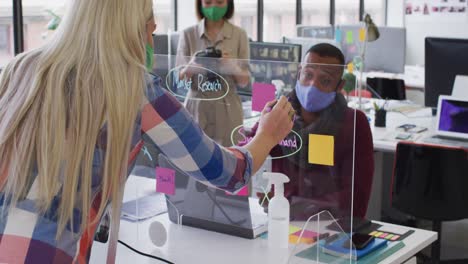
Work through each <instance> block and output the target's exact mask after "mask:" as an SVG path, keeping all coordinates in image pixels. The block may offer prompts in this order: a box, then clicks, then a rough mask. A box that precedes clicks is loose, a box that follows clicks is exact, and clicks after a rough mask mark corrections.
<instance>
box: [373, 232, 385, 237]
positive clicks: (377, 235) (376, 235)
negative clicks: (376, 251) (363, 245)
mask: <svg viewBox="0 0 468 264" xmlns="http://www.w3.org/2000/svg"><path fill="white" fill-rule="evenodd" d="M382 234H383V233H382V232H378V233H377V234H375V235H374V236H375V237H379V236H380V235H382Z"/></svg>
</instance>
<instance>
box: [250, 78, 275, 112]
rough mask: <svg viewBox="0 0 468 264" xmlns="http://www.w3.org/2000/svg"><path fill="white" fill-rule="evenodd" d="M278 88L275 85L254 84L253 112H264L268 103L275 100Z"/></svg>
mask: <svg viewBox="0 0 468 264" xmlns="http://www.w3.org/2000/svg"><path fill="white" fill-rule="evenodd" d="M275 92H276V88H275V86H274V85H273V84H268V83H254V84H253V85H252V111H258V112H261V111H263V108H264V107H265V105H266V103H268V102H269V101H273V100H275Z"/></svg>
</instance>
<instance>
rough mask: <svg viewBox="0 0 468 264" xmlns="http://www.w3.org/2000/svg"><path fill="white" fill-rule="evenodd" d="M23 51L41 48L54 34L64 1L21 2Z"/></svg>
mask: <svg viewBox="0 0 468 264" xmlns="http://www.w3.org/2000/svg"><path fill="white" fill-rule="evenodd" d="M22 3H23V24H24V49H25V50H31V49H35V48H38V47H40V46H42V45H43V44H44V43H45V42H46V41H47V39H49V38H50V36H52V35H53V34H54V32H55V29H56V28H57V26H58V25H59V23H60V19H61V17H63V14H64V12H65V7H66V1H64V0H48V1H22Z"/></svg>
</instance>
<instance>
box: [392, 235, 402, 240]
mask: <svg viewBox="0 0 468 264" xmlns="http://www.w3.org/2000/svg"><path fill="white" fill-rule="evenodd" d="M399 238H400V236H394V237H392V241H395V240H397V239H399Z"/></svg>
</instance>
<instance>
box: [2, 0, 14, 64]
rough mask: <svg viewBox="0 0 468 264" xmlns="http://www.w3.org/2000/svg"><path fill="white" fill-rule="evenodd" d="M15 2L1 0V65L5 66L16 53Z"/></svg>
mask: <svg viewBox="0 0 468 264" xmlns="http://www.w3.org/2000/svg"><path fill="white" fill-rule="evenodd" d="M12 17H13V2H12V1H11V0H0V67H3V66H5V65H6V64H7V63H8V62H9V61H10V60H11V58H13V55H14V46H13V18H12Z"/></svg>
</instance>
